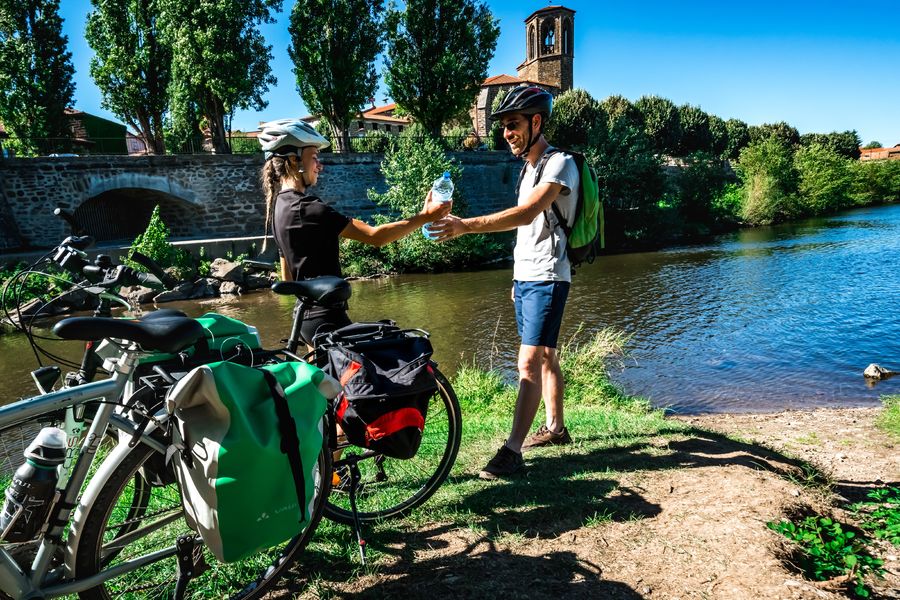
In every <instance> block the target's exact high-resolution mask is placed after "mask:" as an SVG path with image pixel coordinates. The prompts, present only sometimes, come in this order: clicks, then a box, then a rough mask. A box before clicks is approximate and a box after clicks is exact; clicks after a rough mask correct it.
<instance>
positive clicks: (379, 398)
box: [315, 321, 437, 459]
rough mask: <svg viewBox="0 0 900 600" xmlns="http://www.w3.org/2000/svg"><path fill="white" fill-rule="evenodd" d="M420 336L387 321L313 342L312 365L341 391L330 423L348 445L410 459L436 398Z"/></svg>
mask: <svg viewBox="0 0 900 600" xmlns="http://www.w3.org/2000/svg"><path fill="white" fill-rule="evenodd" d="M426 336H427V334H425V332H422V331H420V330H404V329H400V328H399V327H397V326H396V325H394V324H393V323H392V322H389V321H388V322H381V323H354V324H352V325H348V326H346V327H342V328H341V329H338V330H336V331H332V332H328V333H324V334H322V335H319V336H316V339H315V346H316V355H317V363H318V364H319V366H320V367H321V368H322V370H324V371H325V372H326V373H328V374H329V375H331V376H332V377H334V378H335V379H337V380H338V381H340V382H341V385H342V386H343V392H342V393H341V395H340V396H338V402H337V403H336V408H335V421H336V422H337V424H338V425H339V426H340V428H341V429H342V430H343V432H344V434H345V435H346V436H347V441H349V442H350V443H351V444H353V445H355V446H360V447H362V448H367V449H370V450H372V451H374V452H378V453H380V454H384V455H385V456H389V457H391V458H399V459H408V458H412V457H413V456H415V455H416V452H417V451H418V450H419V444H420V443H421V442H422V432H423V430H424V429H425V419H426V417H427V415H428V402H429V400H430V399H431V397H432V396H433V395H434V394H435V393H437V381H436V380H435V377H434V367H433V366H432V362H431V355H432V353H433V352H434V350H433V349H432V347H431V342H430V341H429V340H428V337H426Z"/></svg>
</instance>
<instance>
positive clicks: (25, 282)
mask: <svg viewBox="0 0 900 600" xmlns="http://www.w3.org/2000/svg"><path fill="white" fill-rule="evenodd" d="M27 268H28V265H26V264H25V263H20V264H18V265H8V266H7V267H5V268H3V269H0V290H3V288H5V287H6V285H7V283H9V282H10V281H11V280H12V279H13V278H14V277H16V276H17V275H19V274H20V273H21V272H22V271H24V270H25V269H27ZM41 271H42V272H41V273H34V274H30V275H23V276H22V277H21V278H19V279H18V280H17V281H16V282H15V283H14V284H11V285H10V287H9V288H8V289H6V290H3V291H5V292H6V294H5V295H3V296H2V307H0V308H2V309H3V310H8V311H12V310H14V309H15V308H16V306H17V305H22V304H25V303H26V302H28V301H29V300H33V299H34V298H44V299H45V300H49V299H51V298H53V297H55V296H57V295H59V294H61V293H62V292H63V291H65V290H68V289H70V288H71V287H72V286H71V285H70V284H69V277H70V275H69V274H68V273H65V272H63V271H62V270H60V269H59V268H57V267H56V265H49V266H46V267H42V268H41ZM17 293H18V297H16V294H17Z"/></svg>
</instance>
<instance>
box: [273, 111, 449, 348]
mask: <svg viewBox="0 0 900 600" xmlns="http://www.w3.org/2000/svg"><path fill="white" fill-rule="evenodd" d="M258 139H259V142H260V144H262V149H263V151H264V152H265V160H266V162H265V164H264V165H263V169H262V185H263V190H264V191H265V193H266V232H268V230H269V222H270V218H271V219H272V222H273V229H274V233H275V242H276V243H277V244H278V249H279V250H280V251H281V276H282V278H283V279H284V280H286V281H292V280H300V279H308V278H310V277H318V276H320V275H336V276H338V277H342V274H341V264H340V256H339V247H340V238H341V237H345V238H349V239H351V240H356V241H358V242H363V243H364V244H370V245H372V246H383V245H385V244H388V243H390V242H393V241H395V240H399V239H400V238H402V237H405V236H407V235H409V234H410V233H412V232H413V231H416V230H417V229H419V228H420V227H422V225H424V224H425V223H429V222H431V221H437V220H438V219H441V218H442V217H444V216H445V215H447V214H448V213H449V212H450V209H451V204H452V203H450V202H447V203H441V202H432V201H431V192H430V191H429V192H428V196H427V197H426V198H425V204H424V206H423V208H422V211H421V212H420V213H419V214H417V215H415V216H413V217H411V218H409V219H404V220H401V221H395V222H393V223H385V224H383V225H378V226H372V225H369V224H367V223H365V222H363V221H360V220H358V219H352V218H350V217H346V216H344V215H342V214H341V213H339V212H338V211H336V210H335V209H334V208H332V207H330V206H328V205H327V204H325V203H324V202H322V201H321V200H320V199H319V198H318V197H316V196H313V195H311V194H309V188H311V187H313V186H314V185H316V182H317V181H318V180H319V174H320V173H321V172H322V169H323V168H324V167H323V165H322V163H321V161H320V160H319V151H320V150H321V149H323V148H327V147H328V146H329V142H328V140H326V139H325V138H324V137H322V136H321V135H320V134H319V133H318V132H317V131H316V130H315V129H313V128H312V127H311V126H310V125H309V124H307V123H305V122H303V121H300V120H297V119H282V120H279V121H271V122H269V123H264V124H263V125H261V126H260V133H259V138H258ZM263 249H265V244H264V245H263ZM349 324H350V318H349V317H348V316H347V307H346V305H344V306H338V307H327V308H326V307H315V308H311V309H308V310H307V311H306V313H304V315H303V326H302V327H301V330H300V335H301V337H302V338H303V341H304V342H306V344H307V345H310V346H311V345H312V338H313V336H314V335H315V334H316V332H317V331H318V330H319V328H320V327H322V326H323V325H327V326H328V327H329V328H338V327H343V326H344V325H349Z"/></svg>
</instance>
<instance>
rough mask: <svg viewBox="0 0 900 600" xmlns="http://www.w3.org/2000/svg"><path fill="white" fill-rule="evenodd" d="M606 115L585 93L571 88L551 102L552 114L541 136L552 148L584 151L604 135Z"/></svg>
mask: <svg viewBox="0 0 900 600" xmlns="http://www.w3.org/2000/svg"><path fill="white" fill-rule="evenodd" d="M605 127H606V114H605V113H604V112H603V109H602V108H600V103H599V102H597V101H596V100H595V99H594V98H593V97H592V96H591V95H590V94H589V93H588V92H586V91H584V90H582V89H573V90H569V91H567V92H563V93H562V94H560V95H559V96H558V97H557V98H556V100H555V101H554V103H553V115H552V116H551V117H550V119H549V120H548V122H547V127H546V128H545V129H544V135H545V136H546V138H547V139H548V140H550V141H551V143H553V145H555V146H559V147H562V148H571V149H573V150H581V151H584V149H585V148H587V147H588V145H589V144H591V143H596V142H597V141H598V140H599V139H600V138H602V137H603V136H604V135H605V132H604V129H605Z"/></svg>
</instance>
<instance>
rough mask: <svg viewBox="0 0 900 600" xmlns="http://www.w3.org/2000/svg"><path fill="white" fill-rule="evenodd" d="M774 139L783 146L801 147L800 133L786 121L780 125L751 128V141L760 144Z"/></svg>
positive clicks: (754, 126) (771, 124)
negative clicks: (771, 138)
mask: <svg viewBox="0 0 900 600" xmlns="http://www.w3.org/2000/svg"><path fill="white" fill-rule="evenodd" d="M770 137H774V138H775V139H776V140H778V141H779V142H781V143H782V144H784V145H786V146H788V147H789V148H793V147H795V146H799V145H800V132H799V131H797V128H796V127H792V126H791V125H788V124H787V123H785V122H784V121H779V122H778V123H763V124H762V125H753V126H751V127H750V141H751V142H759V141H762V140H765V139H767V138H770Z"/></svg>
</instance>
